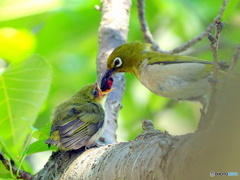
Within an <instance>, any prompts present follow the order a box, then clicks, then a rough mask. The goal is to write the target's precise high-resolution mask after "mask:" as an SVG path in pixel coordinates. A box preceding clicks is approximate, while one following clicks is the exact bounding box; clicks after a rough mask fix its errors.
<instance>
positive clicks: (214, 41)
mask: <svg viewBox="0 0 240 180" xmlns="http://www.w3.org/2000/svg"><path fill="white" fill-rule="evenodd" d="M215 24H216V31H215V36H214V37H213V35H212V34H210V33H208V39H209V41H210V42H211V44H210V46H211V49H212V54H213V73H212V77H210V78H209V81H211V85H212V92H211V96H210V100H209V105H208V109H207V112H206V114H205V112H201V118H200V123H199V129H203V128H206V127H208V126H209V125H210V123H211V120H212V119H213V117H214V115H215V112H216V109H217V107H216V101H217V84H218V71H219V63H218V44H219V36H220V32H221V31H222V29H223V26H224V23H222V22H219V21H216V22H215Z"/></svg>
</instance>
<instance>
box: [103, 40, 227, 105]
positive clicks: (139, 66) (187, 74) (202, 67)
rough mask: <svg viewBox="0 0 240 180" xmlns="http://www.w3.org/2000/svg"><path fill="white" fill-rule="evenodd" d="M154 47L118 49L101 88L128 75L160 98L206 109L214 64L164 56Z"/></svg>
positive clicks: (135, 44)
mask: <svg viewBox="0 0 240 180" xmlns="http://www.w3.org/2000/svg"><path fill="white" fill-rule="evenodd" d="M151 46H152V44H147V43H140V42H133V43H126V44H123V45H120V46H119V47H117V48H116V49H114V50H113V52H112V53H111V54H110V56H109V57H108V60H107V71H106V73H105V74H104V76H103V78H102V81H101V88H102V89H104V86H106V85H105V84H106V82H107V81H109V78H110V77H111V76H112V75H113V74H115V73H118V72H127V73H132V74H134V75H135V76H136V77H137V78H138V79H139V81H140V82H141V83H142V84H143V85H144V86H145V87H147V88H148V89H149V90H150V91H152V92H153V93H155V94H157V95H159V96H163V97H167V98H171V99H178V100H197V101H200V102H201V103H202V104H203V105H204V106H206V101H205V99H204V98H203V95H204V94H206V93H208V92H209V91H210V90H211V82H210V81H209V77H211V74H212V71H213V68H214V67H213V64H212V62H209V61H205V60H201V59H198V58H195V57H190V56H183V55H172V54H164V53H160V52H157V51H153V50H152V49H151ZM221 68H222V69H224V68H227V66H222V67H221ZM220 71H221V72H220V73H222V72H223V71H222V70H220Z"/></svg>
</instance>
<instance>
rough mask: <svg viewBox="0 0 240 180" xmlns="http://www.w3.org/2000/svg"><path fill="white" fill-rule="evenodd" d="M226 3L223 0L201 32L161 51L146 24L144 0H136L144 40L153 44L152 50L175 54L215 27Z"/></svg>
mask: <svg viewBox="0 0 240 180" xmlns="http://www.w3.org/2000/svg"><path fill="white" fill-rule="evenodd" d="M227 4H228V0H224V1H223V4H222V6H221V7H220V10H219V12H218V14H217V16H216V17H215V18H214V20H213V22H212V23H211V24H210V25H209V26H208V27H207V28H206V29H205V30H204V31H203V32H202V33H201V34H199V35H198V36H196V37H194V38H193V39H191V40H189V41H188V42H186V43H185V44H183V45H181V46H179V47H177V48H174V49H173V50H171V51H163V50H161V48H160V47H159V46H158V44H157V43H156V42H155V40H154V38H153V36H152V34H151V32H150V30H149V27H148V24H147V21H146V19H145V15H144V14H145V12H144V0H138V16H139V21H140V24H141V30H142V32H143V35H144V38H145V41H146V42H148V43H151V44H153V45H154V46H153V49H154V50H156V51H159V52H162V53H167V54H176V53H180V52H183V51H185V50H187V49H188V48H189V47H192V46H194V45H195V44H196V43H197V42H199V41H201V40H202V39H203V38H204V37H205V36H207V35H208V33H209V32H210V31H211V30H212V29H213V28H214V27H215V23H216V22H217V21H220V19H221V17H222V15H223V13H224V11H225V9H226V6H227Z"/></svg>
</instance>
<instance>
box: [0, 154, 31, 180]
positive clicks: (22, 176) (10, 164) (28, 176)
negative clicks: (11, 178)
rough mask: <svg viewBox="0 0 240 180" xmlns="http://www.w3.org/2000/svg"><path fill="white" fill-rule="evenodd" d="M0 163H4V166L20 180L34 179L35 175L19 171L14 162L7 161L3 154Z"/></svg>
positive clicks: (0, 156) (0, 155)
mask: <svg viewBox="0 0 240 180" xmlns="http://www.w3.org/2000/svg"><path fill="white" fill-rule="evenodd" d="M0 161H2V164H3V165H4V166H5V168H6V169H7V170H9V171H11V172H12V173H13V174H14V175H15V176H17V178H18V179H31V178H32V177H33V175H31V174H30V173H28V172H25V171H23V170H20V171H19V170H18V168H17V167H16V166H15V165H14V162H13V161H12V160H10V161H8V160H7V159H5V158H4V156H3V154H2V153H1V152H0ZM18 171H19V173H18Z"/></svg>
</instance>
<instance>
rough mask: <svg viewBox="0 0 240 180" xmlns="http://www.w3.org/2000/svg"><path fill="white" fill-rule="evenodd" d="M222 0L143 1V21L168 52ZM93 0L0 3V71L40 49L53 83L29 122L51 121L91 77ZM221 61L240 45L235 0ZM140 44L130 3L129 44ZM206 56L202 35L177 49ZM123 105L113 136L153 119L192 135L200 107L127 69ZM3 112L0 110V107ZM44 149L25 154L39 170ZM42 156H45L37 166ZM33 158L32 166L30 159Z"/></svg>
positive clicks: (239, 7) (131, 132) (124, 136)
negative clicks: (156, 90) (150, 86)
mask: <svg viewBox="0 0 240 180" xmlns="http://www.w3.org/2000/svg"><path fill="white" fill-rule="evenodd" d="M221 4H222V1H221V0H211V1H206V0H195V1H192V0H169V1H161V0H147V1H146V18H147V20H148V23H149V26H150V28H151V31H152V33H153V36H154V38H155V40H156V41H157V42H158V43H159V45H160V46H161V48H162V49H164V50H171V49H173V48H175V47H177V46H179V45H181V44H183V43H185V42H186V41H188V40H190V39H191V38H193V37H195V36H196V35H198V34H199V33H201V32H202V31H203V30H204V29H205V28H206V27H207V26H208V25H209V24H210V23H211V22H212V20H213V19H214V18H215V17H216V15H217V13H218V11H219V8H220V6H221ZM95 5H100V2H99V1H98V0H91V1H88V0H1V1H0V72H1V66H3V65H4V63H5V62H7V63H10V62H21V61H24V60H25V59H26V58H28V57H29V56H30V55H31V54H39V55H41V56H42V57H43V58H44V59H46V60H47V61H48V63H49V64H50V65H51V66H52V70H53V80H52V84H51V89H50V92H49V95H48V98H47V100H46V101H45V102H44V104H43V106H42V108H41V111H40V112H39V115H38V118H37V119H36V122H35V124H34V127H36V128H41V127H42V126H44V125H45V124H47V123H49V122H50V116H51V111H52V109H53V108H54V107H55V106H56V105H58V104H60V103H61V102H63V101H65V100H67V99H68V98H70V97H71V96H72V95H73V94H74V93H75V92H76V91H78V90H79V89H80V88H81V87H82V86H84V85H86V84H88V83H92V82H94V81H95V80H96V77H97V76H96V55H97V50H98V28H99V23H100V20H101V12H100V11H97V10H95V9H94V6H95ZM222 21H224V22H225V24H226V26H225V28H224V29H223V31H222V33H221V39H220V45H219V59H220V60H226V61H229V60H230V59H231V58H232V55H233V53H234V51H235V50H236V47H237V45H238V44H239V42H240V2H239V0H231V1H230V3H229V5H228V6H227V10H226V12H225V14H224V16H223V18H222ZM136 40H139V41H144V40H143V37H142V34H141V31H140V27H139V22H138V16H137V7H136V1H133V5H132V9H131V18H130V26H129V36H128V41H129V42H132V41H136ZM181 54H186V55H191V56H196V57H199V58H202V59H206V60H209V61H211V60H212V54H211V50H210V46H209V42H208V40H207V38H204V40H202V41H201V42H200V43H198V44H197V45H195V46H194V47H192V48H190V49H189V50H187V51H185V52H183V53H181ZM126 79H127V84H126V91H125V94H124V98H123V102H122V103H123V108H122V110H121V111H120V114H119V121H118V124H119V128H118V131H117V136H118V140H119V141H127V140H132V139H134V138H135V137H136V136H137V135H138V134H139V133H140V132H141V120H142V119H151V120H153V122H154V125H155V127H156V128H157V129H160V130H166V131H168V132H169V133H170V134H176V135H179V134H185V133H188V132H194V131H195V129H196V127H197V123H198V118H199V115H200V114H199V108H200V104H198V103H192V102H177V101H174V100H169V99H166V98H163V97H159V96H156V95H154V94H152V93H151V92H149V91H148V90H147V89H146V88H145V87H143V86H142V85H141V84H140V82H138V81H137V79H136V78H135V77H134V76H133V75H130V74H126ZM0 111H1V110H0ZM49 154H50V153H48V155H44V154H43V153H41V154H38V155H36V156H32V157H29V158H28V160H29V161H30V162H32V163H33V164H40V166H39V167H34V169H33V172H36V171H38V170H39V169H40V168H41V166H42V165H44V163H45V161H46V160H47V158H48V156H49ZM37 158H40V159H41V160H42V159H45V161H43V162H42V163H40V160H39V159H37ZM36 161H37V163H36Z"/></svg>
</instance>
